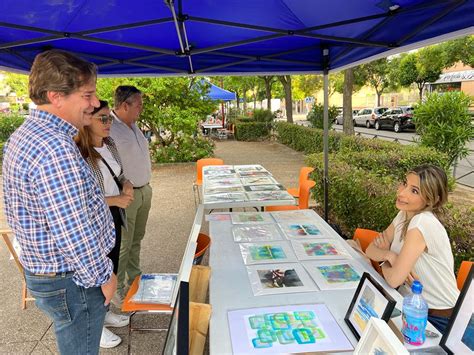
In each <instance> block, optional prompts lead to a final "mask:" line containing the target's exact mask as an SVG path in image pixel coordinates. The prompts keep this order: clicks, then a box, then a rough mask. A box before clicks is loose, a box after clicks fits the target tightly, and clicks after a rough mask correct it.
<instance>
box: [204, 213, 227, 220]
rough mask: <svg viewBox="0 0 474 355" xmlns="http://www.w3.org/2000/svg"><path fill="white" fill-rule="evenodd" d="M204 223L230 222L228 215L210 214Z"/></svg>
mask: <svg viewBox="0 0 474 355" xmlns="http://www.w3.org/2000/svg"><path fill="white" fill-rule="evenodd" d="M205 220H206V222H211V221H212V222H224V221H230V214H229V213H211V214H207V215H206V216H205Z"/></svg>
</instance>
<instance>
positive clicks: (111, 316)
mask: <svg viewBox="0 0 474 355" xmlns="http://www.w3.org/2000/svg"><path fill="white" fill-rule="evenodd" d="M128 323H130V317H129V316H124V315H122V314H115V313H113V312H112V311H107V313H106V314H105V320H104V327H113V328H120V327H125V326H126V325H128Z"/></svg>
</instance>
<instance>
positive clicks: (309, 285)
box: [247, 263, 316, 296]
mask: <svg viewBox="0 0 474 355" xmlns="http://www.w3.org/2000/svg"><path fill="white" fill-rule="evenodd" d="M247 274H248V277H249V280H250V285H251V286H252V291H253V294H254V296H262V295H275V294H280V293H294V292H312V291H316V287H315V286H314V283H313V281H311V279H310V277H309V276H308V274H307V273H306V271H305V270H304V269H303V267H302V266H301V265H300V264H297V263H295V264H293V263H285V264H262V265H251V266H247Z"/></svg>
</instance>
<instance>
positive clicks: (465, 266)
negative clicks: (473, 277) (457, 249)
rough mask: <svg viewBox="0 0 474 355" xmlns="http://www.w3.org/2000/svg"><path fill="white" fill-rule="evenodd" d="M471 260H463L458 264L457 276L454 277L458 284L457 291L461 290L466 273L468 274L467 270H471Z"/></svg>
mask: <svg viewBox="0 0 474 355" xmlns="http://www.w3.org/2000/svg"><path fill="white" fill-rule="evenodd" d="M472 264H473V262H472V261H467V260H464V261H463V262H462V263H461V266H459V270H458V277H457V278H456V282H457V284H458V289H459V291H461V290H462V288H463V286H464V282H466V278H467V275H469V271H471V267H472Z"/></svg>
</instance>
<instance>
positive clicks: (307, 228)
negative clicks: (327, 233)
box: [280, 223, 321, 239]
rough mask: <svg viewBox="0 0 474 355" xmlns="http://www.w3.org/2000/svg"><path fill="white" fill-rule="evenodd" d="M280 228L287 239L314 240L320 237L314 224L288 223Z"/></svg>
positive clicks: (319, 232)
mask: <svg viewBox="0 0 474 355" xmlns="http://www.w3.org/2000/svg"><path fill="white" fill-rule="evenodd" d="M280 226H281V229H282V230H283V232H285V234H286V236H287V237H288V238H289V239H300V238H314V237H317V236H319V235H321V231H320V230H319V229H318V227H316V225H314V224H297V223H288V224H283V225H280Z"/></svg>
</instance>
